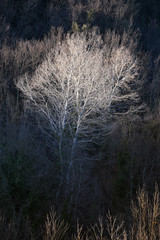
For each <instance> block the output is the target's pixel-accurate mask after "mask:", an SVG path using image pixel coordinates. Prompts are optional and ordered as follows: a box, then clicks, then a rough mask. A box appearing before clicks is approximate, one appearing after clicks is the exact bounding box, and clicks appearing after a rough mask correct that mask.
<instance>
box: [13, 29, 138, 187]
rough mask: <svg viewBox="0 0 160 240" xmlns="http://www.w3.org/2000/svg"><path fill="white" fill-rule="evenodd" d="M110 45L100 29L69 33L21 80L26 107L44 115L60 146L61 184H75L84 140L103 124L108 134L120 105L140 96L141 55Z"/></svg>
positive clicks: (43, 120) (42, 121) (43, 122)
mask: <svg viewBox="0 0 160 240" xmlns="http://www.w3.org/2000/svg"><path fill="white" fill-rule="evenodd" d="M106 47H107V46H106V45H104V43H103V41H102V39H101V36H100V35H99V34H96V33H95V32H92V33H90V34H87V35H86V34H84V33H77V34H72V35H70V34H67V35H66V37H65V39H64V41H63V42H62V43H61V44H59V45H58V46H57V48H56V49H51V51H50V54H49V55H48V56H47V57H46V59H45V61H44V62H43V63H42V64H41V65H40V66H39V67H38V68H37V70H36V72H35V74H34V75H33V76H28V75H24V76H22V77H21V78H20V79H19V80H18V82H17V87H18V88H19V89H20V90H21V91H22V92H23V93H24V95H25V96H26V100H27V102H28V103H29V104H28V105H27V106H28V107H29V108H30V109H31V110H32V111H35V112H36V113H38V115H39V116H40V126H41V127H42V129H43V131H45V132H46V133H47V134H48V135H49V136H50V137H52V138H53V139H54V141H56V142H57V144H58V148H59V158H60V166H61V184H62V183H63V182H64V181H66V182H67V183H71V182H74V179H75V176H76V172H75V165H74V164H75V159H76V156H75V150H76V147H77V145H78V144H77V143H78V141H79V139H80V141H79V143H80V142H81V143H84V142H89V141H92V140H93V139H94V138H95V137H96V134H97V133H96V131H95V129H98V128H99V129H103V133H104V135H106V133H107V132H106V122H107V118H108V116H111V113H112V114H113V111H112V108H113V107H114V106H115V103H116V102H119V103H120V102H123V103H124V102H126V103H127V102H129V103H133V102H137V99H138V93H137V92H136V91H135V85H138V84H139V77H138V71H139V66H138V58H137V57H136V56H134V55H132V54H131V52H130V51H129V49H126V48H125V47H124V46H119V48H118V49H112V52H111V54H110V55H106V54H104V53H105V52H106V51H104V48H106ZM133 86H134V87H133ZM130 105H131V104H130ZM132 105H133V104H132ZM129 109H130V108H128V109H127V111H129ZM114 113H116V111H114ZM38 115H37V116H38ZM47 126H48V127H47ZM66 146H67V149H68V150H67V151H65V156H64V154H63V152H64V150H65V149H66V148H65V147H66ZM67 153H69V154H68V157H67ZM67 159H68V160H67ZM76 164H77V162H76ZM66 166H67V167H66ZM79 169H81V170H80V171H81V174H82V168H79ZM79 174H80V173H79ZM79 176H80V175H79ZM61 184H60V185H61ZM79 188H80V187H79Z"/></svg>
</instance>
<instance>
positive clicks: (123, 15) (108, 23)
mask: <svg viewBox="0 0 160 240" xmlns="http://www.w3.org/2000/svg"><path fill="white" fill-rule="evenodd" d="M92 31H96V32H97V34H98V35H100V36H101V38H102V39H103V42H104V44H106V46H107V47H108V48H107V47H106V49H108V50H106V52H107V51H108V52H109V49H110V48H114V47H115V46H116V47H117V48H118V47H119V46H121V45H123V46H127V47H128V48H130V49H131V52H132V53H133V54H134V55H136V56H137V58H138V59H139V62H140V65H139V66H140V68H139V70H138V74H139V78H140V80H141V81H140V82H141V84H140V87H139V88H138V89H136V87H135V91H137V92H138V94H139V102H138V104H139V105H140V106H141V107H140V108H138V107H137V105H136V106H135V105H134V107H137V108H138V109H139V110H138V111H136V112H135V114H133V115H130V114H127V111H125V109H126V108H127V109H128V107H127V106H128V105H125V106H122V104H120V107H119V105H116V103H115V104H114V103H113V105H112V107H111V108H112V109H111V110H112V111H114V113H115V115H116V117H113V118H111V119H110V120H109V123H108V122H107V123H106V124H107V125H106V134H105V137H103V140H102V141H99V142H96V141H94V142H92V143H91V144H88V145H86V146H85V148H83V149H81V146H80V147H79V149H78V146H77V150H76V151H77V153H76V154H77V155H80V154H81V153H82V160H83V161H84V165H83V166H82V167H83V172H84V173H83V175H84V177H86V178H85V180H84V182H83V184H82V186H81V189H80V187H79V185H78V182H77V180H76V182H75V184H74V188H75V189H78V187H79V189H80V190H79V193H78V190H73V189H72V190H71V189H70V190H67V193H66V192H65V185H64V187H63V186H61V188H59V186H60V175H61V170H60V167H59V161H60V160H59V155H58V153H57V151H58V150H57V147H56V144H55V142H54V141H53V140H52V138H50V137H49V135H47V134H45V133H44V131H42V129H41V127H40V124H39V122H38V121H37V119H38V117H37V115H36V114H35V113H32V111H30V110H26V105H25V104H26V102H25V97H24V94H23V92H22V91H21V90H20V89H18V88H17V85H16V83H17V82H18V80H19V78H20V77H22V76H24V75H25V74H27V76H33V75H34V73H35V72H36V70H37V68H38V67H39V66H41V64H42V63H43V61H44V60H45V59H46V58H47V56H49V54H50V52H51V49H55V48H56V46H57V44H58V43H59V42H63V41H65V37H66V35H67V34H69V35H76V34H83V33H84V34H86V36H87V34H88V33H90V32H92ZM28 81H29V80H28ZM133 88H134V86H133ZM159 104H160V1H159V0H152V1H149V0H95V1H94V0H85V1H84V0H26V1H22V0H4V1H1V2H0V214H1V215H0V216H1V217H0V239H4V240H5V239H8V240H9V239H13V240H14V239H46V240H49V239H55V240H56V239H57V240H58V239H71V237H70V236H72V239H77V240H78V239H79V240H80V239H95V240H98V239H117V240H118V239H140V240H141V239H143V240H144V239H148V240H149V239H158V238H157V237H153V236H149V235H148V238H147V237H144V236H142V237H141V238H140V237H135V236H134V237H133V236H132V238H131V237H129V236H126V238H125V235H123V237H119V238H118V237H117V238H116V237H115V238H114V237H113V238H111V237H109V236H108V238H98V235H97V238H96V237H93V238H89V237H88V238H87V236H83V234H82V233H81V232H80V229H78V232H79V234H80V236H79V238H78V235H77V236H76V235H74V232H75V231H76V230H75V229H76V223H77V219H79V223H80V224H83V225H84V229H85V230H86V231H87V226H90V224H94V223H95V222H96V220H97V219H98V217H99V216H105V214H106V212H107V211H108V210H110V211H111V213H112V214H113V215H119V214H123V217H124V219H125V220H126V223H127V224H126V228H127V229H129V226H130V224H132V222H133V220H132V218H131V210H130V207H131V202H132V200H133V201H135V200H136V194H137V191H138V190H139V188H143V189H145V191H148V192H149V196H151V195H152V194H153V193H154V190H155V184H157V185H159V186H160V105H159ZM137 108H136V109H137ZM96 117H97V115H96V114H95V115H93V118H96ZM41 121H43V119H42V120H41ZM45 124H48V123H47V122H45ZM46 126H47V125H46ZM46 128H47V127H46ZM65 134H66V135H65V136H67V139H66V142H67V141H68V138H69V137H68V135H67V134H68V133H65ZM51 135H52V133H51ZM80 138H82V136H80ZM66 142H65V144H66ZM66 146H67V145H65V147H64V149H63V151H64V152H63V158H64V159H65V154H67V150H66ZM65 151H66V152H65ZM87 159H93V161H91V160H87ZM85 175H86V176H85ZM76 184H77V185H76ZM157 191H158V190H157ZM57 192H58V193H57ZM141 194H142V193H141ZM145 194H146V193H145ZM145 196H146V195H145ZM75 199H76V200H75ZM53 207H54V208H53ZM50 209H52V210H50ZM132 210H133V209H132ZM49 211H50V213H51V215H50V216H48V222H47V220H46V215H47V214H48V212H49ZM54 211H56V212H57V214H58V215H60V216H61V218H57V219H56V217H55V216H53V215H52V214H54ZM158 211H159V207H158ZM141 214H142V213H141ZM158 214H159V212H158ZM109 216H110V215H109ZM110 217H111V216H110ZM159 217H160V215H158V216H157V217H156V219H158V220H156V221H158V223H157V225H159ZM53 218H54V221H52V220H53ZM55 219H56V220H55ZM60 219H62V220H60ZM45 221H46V222H45ZM56 221H57V222H56ZM63 221H64V222H63ZM156 221H155V222H156ZM44 222H45V224H44ZM53 222H54V224H53ZM62 222H63V224H62ZM67 223H68V225H67ZM47 224H48V225H47ZM52 224H53V225H54V227H53V226H52V228H53V229H52V231H51V232H50V233H49V230H48V232H47V229H49V226H50V225H52ZM56 224H57V225H56ZM61 224H62V225H61ZM147 224H148V223H147ZM69 226H70V227H69ZM147 226H148V225H147ZM57 229H58V231H59V232H60V233H59V232H58V233H57V235H56V234H55V232H56V231H57ZM97 229H98V228H97ZM94 230H95V229H94ZM67 231H68V232H67ZM95 231H98V230H95ZM66 232H67V235H66ZM94 233H95V232H94ZM58 234H59V235H58ZM44 235H45V237H44V238H43V237H42V236H44Z"/></svg>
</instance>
